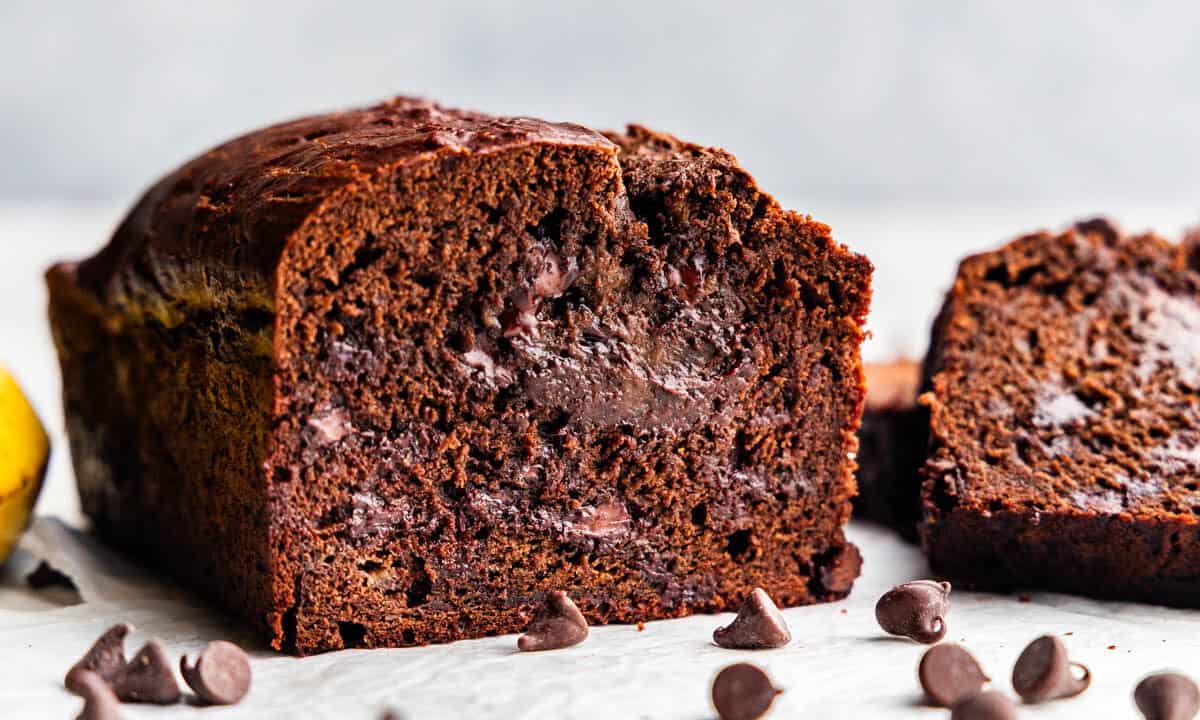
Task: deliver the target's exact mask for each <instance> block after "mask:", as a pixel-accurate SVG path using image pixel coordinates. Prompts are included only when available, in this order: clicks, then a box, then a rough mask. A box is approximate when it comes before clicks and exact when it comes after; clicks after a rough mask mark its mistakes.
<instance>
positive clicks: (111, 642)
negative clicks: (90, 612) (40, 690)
mask: <svg viewBox="0 0 1200 720" xmlns="http://www.w3.org/2000/svg"><path fill="white" fill-rule="evenodd" d="M131 632H133V626H132V625H130V624H129V623H119V624H117V625H113V626H112V627H110V628H109V629H107V630H105V631H104V633H103V634H102V635H101V636H100V637H99V638H97V639H96V642H94V643H92V646H91V647H90V648H88V651H87V652H86V653H84V655H83V657H82V658H80V659H79V662H77V663H75V664H74V665H72V666H71V669H70V670H68V671H67V677H66V678H65V679H64V681H63V682H64V683H65V684H66V686H67V689H68V690H70V691H71V692H73V693H75V694H76V695H80V694H82V688H83V685H81V684H80V683H79V677H80V674H81V673H83V672H85V671H91V672H94V673H96V674H97V675H99V676H100V679H101V680H103V681H104V682H105V683H108V684H111V683H112V682H113V681H114V680H116V679H117V678H118V677H119V676H120V675H121V673H122V672H124V671H125V636H126V635H128V634H129V633H131Z"/></svg>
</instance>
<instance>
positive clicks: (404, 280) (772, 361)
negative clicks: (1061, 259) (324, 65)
mask: <svg viewBox="0 0 1200 720" xmlns="http://www.w3.org/2000/svg"><path fill="white" fill-rule="evenodd" d="M610 138H611V139H606V138H605V137H603V136H601V135H599V134H596V133H593V132H592V131H590V130H586V129H584V128H580V127H578V126H571V125H551V124H547V123H542V122H540V121H535V120H527V119H517V120H509V119H496V118H491V117H488V116H484V115H480V114H476V113H464V112H459V111H451V110H444V109H442V108H439V107H437V106H435V105H432V104H430V103H425V102H421V101H413V100H405V99H400V100H395V101H392V102H390V103H386V104H384V105H380V106H377V107H375V108H371V109H369V110H364V111H355V112H350V113H340V114H335V115H329V116H323V117H317V118H308V119H305V120H299V121H295V122H292V123H285V124H283V125H279V126H275V127H272V128H268V129H266V130H262V131H259V132H257V133H252V134H250V135H248V136H245V137H243V138H241V139H239V140H235V141H233V142H231V143H228V144H226V145H224V146H222V147H221V148H218V149H217V150H214V151H212V152H210V153H208V154H206V155H204V156H202V157H201V158H199V159H197V160H195V161H193V162H192V163H189V164H188V165H186V166H184V168H182V169H180V170H179V171H177V172H176V173H175V174H173V175H172V176H169V177H168V178H167V179H165V180H163V181H162V182H161V183H159V184H158V185H156V186H155V188H154V189H152V190H151V191H150V192H149V193H148V194H147V196H146V197H145V198H144V199H143V200H142V202H141V203H139V205H138V206H137V207H136V208H135V209H134V211H133V212H132V213H131V215H130V217H129V218H128V219H127V220H126V221H125V222H124V223H123V224H122V225H121V227H120V229H119V230H118V231H117V233H116V235H115V236H114V239H113V242H112V243H111V244H110V245H109V247H107V248H106V249H105V250H104V251H102V252H101V253H100V254H99V255H98V256H96V257H95V258H93V259H92V260H89V261H85V262H84V263H81V264H80V265H78V266H76V265H69V264H64V265H59V266H56V267H55V268H53V269H51V271H50V272H49V274H48V283H49V286H50V290H51V319H52V322H53V325H54V330H55V339H56V343H57V345H58V348H59V353H60V359H61V362H62V366H63V372H64V398H65V404H66V411H67V416H68V429H69V431H70V434H71V439H72V450H73V455H74V459H75V465H76V471H77V475H78V476H79V485H80V491H81V496H82V498H83V502H84V507H85V510H86V511H87V512H88V514H89V515H90V516H91V517H92V518H93V520H94V522H95V523H96V526H97V529H98V530H99V531H100V532H101V533H102V534H103V535H105V536H106V537H108V538H110V539H111V540H113V541H115V542H117V543H118V544H121V545H123V546H125V547H127V548H130V549H132V550H133V551H134V552H136V553H137V554H138V555H140V556H142V557H144V558H146V559H147V560H149V561H151V562H153V563H155V564H158V565H160V566H163V567H166V568H167V569H169V570H170V571H172V572H173V573H175V574H177V575H179V576H180V577H181V578H182V579H184V580H185V581H187V582H189V583H190V584H192V585H193V586H195V587H197V588H198V589H200V590H202V591H203V592H205V593H206V594H207V595H209V596H210V597H212V598H214V599H215V600H217V601H218V602H219V603H220V604H221V605H223V606H224V607H226V608H229V609H231V610H233V611H234V612H236V613H238V614H239V615H242V616H244V617H247V618H248V619H250V620H251V621H253V622H255V623H257V624H259V625H260V626H263V627H264V629H265V630H266V631H267V632H268V633H269V635H270V637H271V638H272V642H273V643H274V644H275V645H276V647H283V648H286V649H288V650H290V651H293V652H298V653H309V652H318V651H322V650H328V649H336V648H341V647H353V646H358V647H373V646H386V645H407V644H423V643H428V642H440V641H447V640H453V639H458V638H463V637H475V636H479V635H484V634H494V633H502V632H514V631H517V630H520V629H522V628H523V626H524V624H525V622H526V621H527V619H528V617H529V613H530V610H531V608H532V607H533V606H534V603H535V602H536V600H537V599H538V597H539V596H540V594H541V593H543V592H546V591H548V590H551V589H560V588H566V589H568V590H569V591H570V592H571V594H572V597H574V598H575V599H576V600H577V602H578V603H579V606H580V608H581V610H582V611H583V612H584V614H585V615H586V616H587V617H588V619H589V620H590V621H592V622H609V621H637V620H642V619H650V618H655V617H665V616H675V615H682V614H687V613H689V612H695V611H709V610H720V609H724V608H726V607H728V606H730V605H731V604H733V603H736V602H738V601H739V600H740V598H741V593H743V592H745V591H746V590H747V589H748V588H750V587H753V586H755V585H761V586H763V587H764V588H766V589H767V590H768V591H769V592H770V593H771V594H772V596H774V597H775V598H776V599H777V600H778V601H779V602H780V604H783V605H792V604H798V603H807V602H814V601H819V600H828V599H833V598H837V597H842V596H844V595H845V593H847V592H848V591H849V589H850V585H851V583H852V582H853V579H854V577H855V576H856V575H857V570H858V564H859V559H858V554H857V550H855V549H854V547H853V546H852V545H850V544H849V543H846V542H845V540H844V538H843V536H842V532H841V526H842V524H844V522H845V521H846V519H847V517H848V515H849V498H850V496H851V495H852V494H853V487H854V486H853V479H852V472H853V464H852V463H851V462H850V461H849V460H848V459H847V456H848V455H849V454H850V453H852V452H853V451H854V448H855V437H854V432H855V430H856V429H857V424H858V419H859V416H860V414H861V410H862V404H863V385H862V370H861V363H860V361H859V356H858V347H859V344H860V342H861V340H862V323H863V320H864V318H865V314H866V309H867V303H868V300H869V295H870V290H869V276H870V272H871V268H870V264H869V263H868V262H867V261H866V260H865V258H862V257H861V256H857V255H854V254H853V253H850V252H849V251H847V250H846V249H845V248H844V247H842V246H840V245H838V244H836V243H834V242H833V241H832V240H831V238H830V235H829V229H828V228H827V227H826V226H824V225H821V224H820V223H816V222H813V221H812V220H811V219H809V218H806V217H803V216H799V215H795V214H793V213H788V212H785V211H783V210H781V209H780V208H779V207H778V206H777V205H776V204H775V202H774V200H772V199H771V198H770V197H769V196H767V195H765V194H762V193H761V192H759V191H758V189H757V187H756V186H755V184H754V182H753V180H752V179H751V178H750V177H749V175H747V174H746V173H745V171H744V170H742V169H741V168H740V167H739V166H738V165H737V164H736V161H735V160H734V159H733V158H732V156H730V155H728V153H725V152H723V151H720V150H714V149H706V148H701V147H699V146H696V145H692V144H689V143H684V142H681V141H679V140H676V139H675V138H672V137H670V136H667V135H662V134H658V133H654V132H652V131H649V130H646V129H644V128H637V127H634V128H631V129H630V130H629V132H628V133H626V134H612V135H610ZM547 263H550V264H549V265H547ZM538 268H542V269H541V270H539V269H538ZM545 268H551V269H552V270H553V272H551V271H550V270H546V269H545ZM547 272H548V273H549V274H548V275H547V274H546V273H547ZM526 279H527V280H526ZM522 283H525V284H522ZM531 293H532V294H531ZM538 293H540V295H539V294H538ZM735 318H736V322H735ZM721 323H725V325H722V324H721ZM530 328H533V329H532V330H531V329H530ZM648 328H653V329H654V332H650V331H649V330H648ZM594 333H600V336H603V337H600V336H595V335H593V334H594ZM606 333H607V335H606ZM601 340H603V344H600V345H595V343H597V342H600V341H601ZM581 353H582V354H581ZM597 353H600V354H597ZM589 358H600V360H595V359H589ZM97 388H101V389H102V390H101V391H97V390H96V389H97ZM614 388H621V390H620V392H618V394H617V395H615V396H613V395H611V393H612V392H613V389H614ZM612 398H616V399H617V400H619V402H614V400H613V399H612ZM534 468H536V474H535V475H531V474H530V473H531V472H532V469H534ZM180 558H188V559H189V560H188V562H180Z"/></svg>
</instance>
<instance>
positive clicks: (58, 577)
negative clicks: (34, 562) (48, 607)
mask: <svg viewBox="0 0 1200 720" xmlns="http://www.w3.org/2000/svg"><path fill="white" fill-rule="evenodd" d="M25 582H26V583H28V584H29V587H31V588H33V589H34V590H45V589H46V588H62V589H64V590H77V589H78V588H76V587H75V583H74V582H73V581H72V580H71V578H69V577H67V576H66V575H64V574H62V573H61V572H59V571H58V570H56V569H54V568H53V567H51V566H50V564H49V563H47V562H46V561H45V560H43V561H41V562H40V563H38V566H37V567H36V568H34V569H33V572H31V573H29V574H28V575H26V576H25Z"/></svg>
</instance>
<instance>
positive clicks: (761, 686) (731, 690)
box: [712, 663, 783, 720]
mask: <svg viewBox="0 0 1200 720" xmlns="http://www.w3.org/2000/svg"><path fill="white" fill-rule="evenodd" d="M781 692H783V691H782V690H780V689H778V688H776V687H775V686H774V685H773V684H772V683H771V678H769V677H767V674H766V673H765V672H763V671H762V670H761V669H760V668H759V667H758V666H756V665H751V664H750V663H737V664H736V665H730V666H729V667H727V668H725V669H723V670H722V671H721V672H719V673H717V677H716V678H714V679H713V684H712V704H713V707H714V708H716V709H717V715H718V716H720V718H721V720H755V719H756V718H760V717H762V716H763V715H766V714H767V711H768V710H770V709H771V703H773V702H775V696H776V695H778V694H779V693H781Z"/></svg>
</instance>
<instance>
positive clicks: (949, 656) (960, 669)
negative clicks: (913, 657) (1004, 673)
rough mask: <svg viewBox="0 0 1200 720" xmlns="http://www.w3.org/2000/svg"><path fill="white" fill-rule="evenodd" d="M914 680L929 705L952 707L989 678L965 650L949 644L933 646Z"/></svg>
mask: <svg viewBox="0 0 1200 720" xmlns="http://www.w3.org/2000/svg"><path fill="white" fill-rule="evenodd" d="M917 678H918V679H919V680H920V681H921V688H922V689H923V690H925V696H926V697H927V698H929V702H930V703H932V704H933V705H937V706H939V707H954V706H955V705H957V704H958V703H960V702H962V701H963V700H966V699H967V698H970V697H974V696H975V695H978V694H979V693H980V691H982V690H983V685H984V683H986V682H987V681H988V680H990V679H991V678H989V677H988V676H987V675H984V674H983V670H982V669H981V668H980V667H979V663H978V662H976V660H975V658H974V657H972V655H971V653H969V652H967V651H966V649H964V648H963V647H961V646H959V645H955V644H953V643H943V644H941V645H934V646H933V647H931V648H930V649H929V650H928V651H927V652H926V653H925V655H924V656H923V657H922V658H921V664H920V665H918V666H917Z"/></svg>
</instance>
